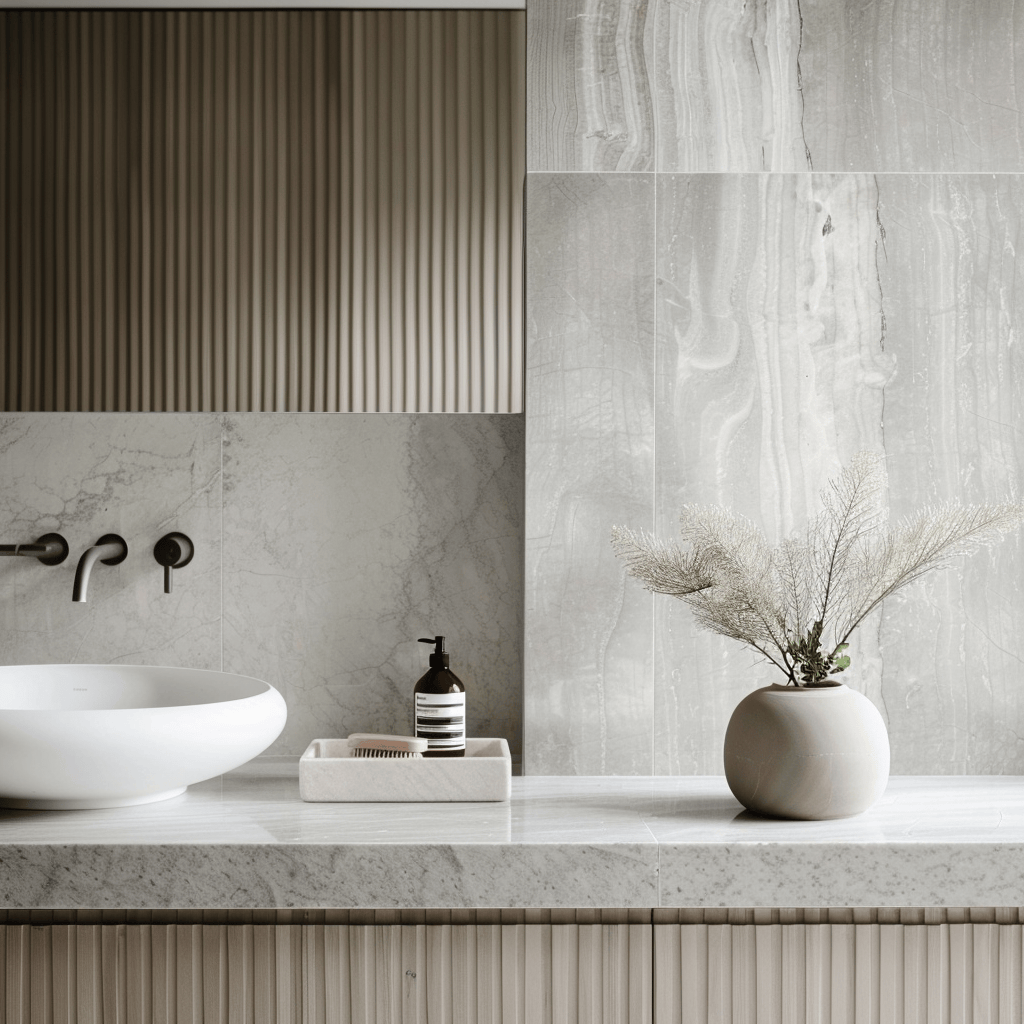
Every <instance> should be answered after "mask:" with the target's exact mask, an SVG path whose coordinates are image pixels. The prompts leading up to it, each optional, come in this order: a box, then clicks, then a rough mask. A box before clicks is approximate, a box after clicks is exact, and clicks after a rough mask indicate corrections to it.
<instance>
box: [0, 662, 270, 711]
mask: <svg viewBox="0 0 1024 1024" xmlns="http://www.w3.org/2000/svg"><path fill="white" fill-rule="evenodd" d="M18 669H34V670H45V669H97V670H119V669H124V670H126V671H140V672H161V671H163V672H170V673H174V672H182V673H189V674H195V675H204V676H211V677H215V676H222V677H227V678H230V679H237V680H241V681H244V682H246V683H251V684H253V689H254V690H255V691H256V692H254V693H247V694H245V695H244V696H239V697H226V698H224V699H222V700H203V701H196V702H194V703H190V704H151V705H139V706H136V707H127V708H126V707H117V708H103V707H98V708H75V707H51V708H18V707H5V706H4V704H3V699H4V698H3V694H2V684H3V683H4V682H5V679H4V676H5V675H6V674H8V673H13V672H15V671H16V670H18ZM12 682H13V680H12ZM271 692H276V693H278V694H280V691H279V690H278V689H277V687H276V686H274V685H273V684H272V683H268V682H267V681H266V680H265V679H259V678H258V677H256V676H250V675H245V674H243V673H241V672H224V671H222V670H220V669H208V668H189V667H186V666H183V665H137V664H127V663H121V662H89V663H78V662H32V663H22V664H17V665H0V715H111V714H130V713H135V712H139V711H147V712H154V711H165V710H172V709H174V710H185V709H187V708H204V707H212V706H215V705H217V704H235V703H241V702H242V701H249V700H258V699H260V698H263V697H266V695H267V694H269V693H271Z"/></svg>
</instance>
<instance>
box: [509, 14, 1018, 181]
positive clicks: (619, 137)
mask: <svg viewBox="0 0 1024 1024" xmlns="http://www.w3.org/2000/svg"><path fill="white" fill-rule="evenodd" d="M527 19H528V26H529V31H528V41H527V69H528V75H529V88H528V90H527V96H528V108H527V145H528V154H527V167H528V170H529V171H531V172H564V173H579V172H583V171H604V172H607V171H659V172H681V171H811V170H814V171H1021V170H1024V132H1022V129H1021V113H1022V107H1021V102H1020V96H1019V89H1018V87H1017V84H1016V83H1017V81H1018V78H1019V71H1018V69H1017V66H1016V65H1017V61H1018V60H1019V59H1020V58H1019V55H1020V36H1021V29H1020V24H1019V13H1018V12H1017V11H1016V9H1015V5H1014V3H1013V0H975V2H972V3H968V4H965V3H962V2H960V0H933V2H929V3H920V2H914V0H878V2H873V3H837V2H836V0H770V2H766V0H755V2H751V0H688V2H686V3H682V2H680V0H543V2H537V3H531V4H528V7H527Z"/></svg>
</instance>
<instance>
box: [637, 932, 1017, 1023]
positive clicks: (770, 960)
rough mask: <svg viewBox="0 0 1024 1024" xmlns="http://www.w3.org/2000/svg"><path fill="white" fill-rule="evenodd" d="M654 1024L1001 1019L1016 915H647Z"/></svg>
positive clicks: (1010, 1017) (1007, 1013) (1011, 1006)
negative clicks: (789, 920)
mask: <svg viewBox="0 0 1024 1024" xmlns="http://www.w3.org/2000/svg"><path fill="white" fill-rule="evenodd" d="M652 927H653V933H654V1000H655V1012H654V1021H655V1024H711V1022H723V1024H724V1022H729V1024H739V1022H747V1021H749V1022H751V1024H764V1022H770V1021H783V1022H785V1024H811V1022H814V1024H935V1022H946V1024H972V1022H978V1024H980V1022H985V1024H1007V1022H1010V1021H1014V1022H1017V1024H1019V1021H1020V1020H1021V998H1022V991H1021V974H1022V960H1021V957H1022V947H1021V937H1022V936H1021V925H1019V924H994V923H970V924H967V923H965V924H934V925H902V924H877V923H871V924H817V925H815V924H795V925H778V924H772V925H705V924H692V925H686V924H684V925H674V924H665V925H659V924H656V925H653V926H652Z"/></svg>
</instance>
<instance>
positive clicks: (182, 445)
mask: <svg viewBox="0 0 1024 1024" xmlns="http://www.w3.org/2000/svg"><path fill="white" fill-rule="evenodd" d="M523 431H524V424H523V418H522V417H521V416H509V415H505V416H500V415H495V416H489V415H469V416H466V415H456V414H451V415H438V414H423V415H406V414H402V415H373V414H356V413H353V414H332V413H324V414H316V413H294V414H268V413H248V414H234V415H219V414H213V413H201V414H189V413H180V414H179V413H149V414H145V413H63V414H51V413H3V414H0V542H4V543H26V542H28V541H32V540H35V539H36V537H38V536H40V535H41V534H43V533H49V532H52V531H56V532H60V533H62V534H63V535H64V536H65V537H66V538H67V540H68V542H69V544H70V547H71V553H70V556H69V557H68V558H67V560H66V561H65V562H63V563H62V564H61V565H58V566H43V565H40V564H39V563H38V562H37V561H36V560H35V559H33V558H3V559H0V663H2V664H9V665H11V664H37V663H59V662H73V663H78V664H83V663H85V664H87V663H100V664H106V663H111V662H118V663H121V664H144V665H181V666H184V667H188V668H206V669H219V670H223V671H229V672H232V671H233V672H239V673H242V674H244V675H252V676H256V677H257V678H260V679H265V680H266V681H267V682H270V683H272V684H273V685H275V686H276V687H277V688H278V689H279V690H280V691H281V693H282V695H283V696H284V698H285V700H286V701H287V704H288V724H287V726H286V729H285V732H284V733H283V735H282V736H281V737H280V739H279V740H278V741H277V742H276V744H275V745H274V748H273V749H274V750H275V751H277V752H280V753H289V754H295V755H296V756H298V755H299V754H301V753H302V751H303V750H305V748H306V746H307V745H308V743H309V741H310V740H312V739H314V738H316V737H318V736H347V735H348V734H349V733H350V732H384V733H401V734H404V733H407V732H408V731H409V730H410V729H411V728H412V691H413V687H414V686H415V684H416V680H417V679H418V678H419V677H420V676H421V675H422V674H423V673H424V672H425V671H426V670H427V661H428V657H429V652H430V649H429V647H427V646H426V645H424V644H419V643H417V642H416V640H417V638H418V637H421V636H433V635H436V634H443V635H446V636H447V637H448V648H449V650H450V651H452V668H453V669H454V670H455V671H456V673H457V674H458V675H459V676H460V678H462V679H463V681H464V682H465V683H466V686H467V691H468V694H469V702H468V716H469V722H470V727H471V730H472V732H473V734H474V735H478V736H480V735H483V736H503V737H505V738H506V739H507V740H508V741H509V746H510V747H511V749H512V751H513V752H514V755H513V756H514V758H515V759H518V754H519V750H520V735H521V730H520V708H521V700H522V668H521V666H522V649H521V647H522V478H523V459H522V450H523ZM170 530H181V531H183V532H185V533H187V534H188V535H189V536H191V537H192V539H193V541H194V542H195V549H196V553H195V558H194V559H193V561H192V563H191V564H190V565H189V566H187V567H186V568H185V569H182V570H180V571H177V572H176V573H175V577H174V588H173V593H171V594H164V593H163V576H162V570H161V568H160V566H158V565H157V563H156V561H155V560H154V558H153V545H154V544H155V543H156V541H157V540H159V538H160V537H161V536H162V535H163V534H165V533H167V532H169V531H170ZM105 533H120V534H121V535H122V536H123V537H124V538H125V539H126V540H127V542H128V548H129V552H128V558H127V559H126V560H125V562H124V563H123V564H121V565H118V566H104V565H99V566H97V567H96V568H95V569H94V571H93V575H92V581H91V583H90V585H89V595H88V597H89V599H88V601H87V602H86V603H85V604H72V602H71V590H72V582H73V580H74V576H75V567H76V565H77V564H78V560H79V559H80V558H81V556H82V553H83V552H84V551H85V549H86V548H87V547H88V546H89V545H91V544H93V543H95V542H96V540H98V539H99V537H101V536H102V535H103V534H105Z"/></svg>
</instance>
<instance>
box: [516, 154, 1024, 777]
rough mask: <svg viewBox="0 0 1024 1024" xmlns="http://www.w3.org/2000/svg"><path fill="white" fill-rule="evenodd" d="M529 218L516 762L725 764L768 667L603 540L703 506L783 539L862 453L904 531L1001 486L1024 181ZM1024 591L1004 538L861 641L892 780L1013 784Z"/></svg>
mask: <svg viewBox="0 0 1024 1024" xmlns="http://www.w3.org/2000/svg"><path fill="white" fill-rule="evenodd" d="M528 201H529V206H530V209H531V211H534V213H533V215H534V216H536V218H537V220H536V222H532V223H531V228H530V231H529V232H528V236H529V249H528V293H529V295H530V296H531V299H530V301H531V315H530V322H531V332H532V335H531V342H530V345H531V347H530V352H529V354H528V355H529V358H528V365H529V367H530V369H529V374H530V392H529V395H530V400H529V402H528V409H529V410H530V412H529V416H528V422H527V467H528V469H527V479H528V483H527V508H528V511H527V576H526V580H527V615H526V637H527V654H526V705H525V712H526V736H527V748H526V768H527V770H528V771H529V772H530V773H541V774H543V773H558V772H567V773H579V774H591V773H607V774H620V773H621V774H629V773H639V774H645V773H649V772H650V773H655V774H662V773H667V774H676V773H679V774H690V773H720V772H721V742H722V737H723V735H724V730H725V725H726V723H727V721H728V717H729V714H730V713H731V710H732V708H733V707H734V706H735V704H736V703H737V702H738V701H739V699H740V698H741V697H742V695H743V694H744V693H745V692H746V691H748V690H750V689H753V688H755V687H756V686H759V685H763V684H764V683H766V682H770V681H771V672H773V671H775V670H774V669H772V670H771V671H769V668H768V667H765V666H762V665H759V664H758V663H757V661H756V659H755V658H754V657H752V656H751V654H749V653H748V652H747V651H746V650H745V649H744V648H742V647H740V646H738V645H736V644H732V643H729V642H728V641H725V640H723V639H720V638H717V637H713V636H710V635H708V634H705V633H700V632H698V631H697V630H696V629H695V628H694V626H693V624H692V621H691V619H690V616H689V612H688V611H687V610H686V609H685V607H684V606H682V605H681V604H679V603H678V602H675V601H673V600H672V599H671V598H668V597H653V596H650V595H647V594H646V593H645V592H643V591H642V590H641V589H640V587H639V585H638V584H636V583H635V581H632V580H625V579H624V577H623V571H622V567H621V565H620V564H619V563H617V562H616V560H615V559H614V558H613V557H612V555H611V550H610V546H609V531H610V529H611V526H612V525H613V524H615V523H628V524H631V525H634V526H642V527H650V526H652V525H653V526H654V527H655V528H656V529H657V530H658V531H659V532H660V533H662V534H663V535H666V536H671V535H672V533H673V532H674V530H675V522H676V516H677V512H678V507H679V505H680V504H681V503H682V502H684V501H698V502H718V503H723V504H727V505H729V506H732V507H734V508H736V509H737V510H739V511H741V512H743V513H744V514H746V515H748V516H750V517H751V518H752V519H753V520H754V521H755V522H758V523H760V524H761V525H762V526H763V527H764V528H765V530H766V531H767V532H768V534H769V535H770V536H774V537H778V536H780V535H782V534H784V533H786V532H788V531H790V530H791V529H793V528H795V527H798V526H800V524H802V523H803V522H804V520H805V517H806V515H807V513H808V511H809V510H813V508H814V507H815V498H816V495H817V492H818V491H819V490H820V488H821V487H822V486H823V485H824V484H825V483H826V481H827V479H828V477H829V476H831V475H833V474H834V473H835V472H836V471H837V470H838V469H839V467H840V466H841V465H842V464H843V463H845V462H846V461H847V460H848V459H849V458H850V456H851V455H853V454H854V453H855V452H856V451H858V450H860V449H863V448H871V449H874V450H882V451H884V452H885V453H886V455H887V456H888V468H889V476H890V494H889V499H890V505H891V508H892V512H893V514H895V515H899V514H902V513H904V512H907V511H910V510H912V509H914V508H915V507H917V506H918V505H920V504H924V503H928V502H935V501H941V500H944V499H948V498H954V497H962V498H963V499H965V500H975V501H977V500H997V499H999V498H1001V497H1003V496H1004V495H1006V494H1007V493H1008V492H1011V491H1014V490H1016V491H1017V492H1018V493H1019V492H1020V491H1021V489H1022V485H1024V446H1022V444H1021V437H1022V435H1024V351H1022V349H1021V337H1020V332H1021V330H1022V328H1024V260H1019V259H1018V258H1017V253H1018V252H1022V253H1024V237H1022V235H1021V218H1022V215H1024V182H1022V180H1021V179H1020V178H1018V177H1017V176H1003V175H1000V176H993V175H980V174H979V175H922V176H915V175H877V176H871V175H853V174H837V175H810V174H789V175H782V174H771V175H765V174H747V175H739V174H723V175H657V176H654V175H621V174H618V175H572V176H570V175H552V176H548V175H533V176H531V178H530V190H529V194H528ZM652 223H653V225H654V228H653V230H652V231H651V232H650V234H649V235H648V240H647V242H644V241H642V240H640V239H638V237H637V236H638V233H639V232H638V226H646V225H649V224H652ZM1022 580H1024V550H1022V544H1021V541H1020V539H1019V538H1016V537H1015V538H1012V539H1010V540H1008V541H1005V542H1003V543H1002V544H1001V546H1000V547H999V548H998V549H997V550H996V551H995V552H994V553H993V554H992V555H988V554H985V553H983V554H981V555H979V556H977V557H975V558H974V559H973V560H971V561H970V562H968V563H967V564H966V567H965V569H964V570H963V572H962V573H955V572H947V573H944V574H941V575H935V576H933V577H930V578H929V579H928V580H927V581H926V582H924V583H923V584H921V585H918V586H917V587H915V588H914V589H912V590H908V591H906V592H905V593H904V594H901V595H899V596H898V597H897V598H895V599H893V600H892V601H890V602H889V603H888V604H887V605H886V607H885V609H884V612H883V614H882V615H881V616H878V617H876V618H875V619H874V620H872V621H870V622H868V623H866V624H865V625H864V626H863V627H862V628H861V629H860V630H859V632H858V633H857V634H856V638H855V643H854V646H853V648H852V650H851V653H852V655H853V658H854V667H853V668H851V670H850V672H849V673H848V675H847V677H846V678H847V680H848V681H849V682H850V684H851V685H854V686H856V687H858V688H859V689H861V690H863V691H864V692H865V693H867V695H868V696H870V697H871V698H872V699H873V700H874V701H875V702H876V704H877V705H878V707H879V709H880V710H881V711H882V713H883V715H884V716H885V717H886V720H887V722H888V725H889V729H890V735H891V740H892V748H893V770H894V772H897V773H903V774H929V773H962V772H968V773H996V774H998V773H1019V772H1022V771H1024V671H1022V669H1024V664H1022V658H1021V651H1020V638H1021V637H1022V636H1024V582H1022Z"/></svg>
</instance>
